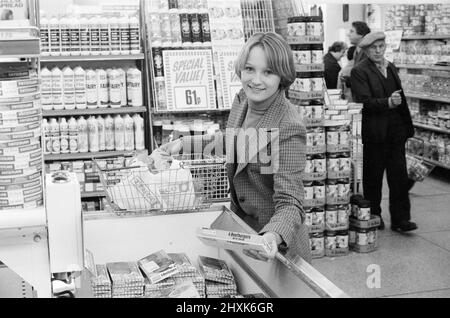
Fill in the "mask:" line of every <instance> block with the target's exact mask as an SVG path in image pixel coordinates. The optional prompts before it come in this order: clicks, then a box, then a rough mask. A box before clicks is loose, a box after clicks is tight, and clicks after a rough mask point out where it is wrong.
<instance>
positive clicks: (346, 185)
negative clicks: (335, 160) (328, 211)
mask: <svg viewBox="0 0 450 318" xmlns="http://www.w3.org/2000/svg"><path fill="white" fill-rule="evenodd" d="M349 194H350V180H349V179H340V180H339V181H338V197H339V199H342V200H344V199H347V198H348V196H349Z"/></svg>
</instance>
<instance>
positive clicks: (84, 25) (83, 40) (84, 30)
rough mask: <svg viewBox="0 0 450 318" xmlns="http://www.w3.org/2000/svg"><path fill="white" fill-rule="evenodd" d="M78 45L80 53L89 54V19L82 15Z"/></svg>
mask: <svg viewBox="0 0 450 318" xmlns="http://www.w3.org/2000/svg"><path fill="white" fill-rule="evenodd" d="M80 45H81V55H89V54H91V52H90V51H91V35H90V33H89V19H88V18H86V17H82V18H81V19H80Z"/></svg>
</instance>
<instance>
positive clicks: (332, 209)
mask: <svg viewBox="0 0 450 318" xmlns="http://www.w3.org/2000/svg"><path fill="white" fill-rule="evenodd" d="M325 220H326V223H327V224H328V225H330V226H332V227H333V226H336V225H337V223H338V207H337V205H327V206H326V208H325Z"/></svg>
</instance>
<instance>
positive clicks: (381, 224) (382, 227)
mask: <svg viewBox="0 0 450 318" xmlns="http://www.w3.org/2000/svg"><path fill="white" fill-rule="evenodd" d="M380 221H381V222H380V225H378V229H379V230H380V231H383V230H384V221H383V218H382V217H381V216H380Z"/></svg>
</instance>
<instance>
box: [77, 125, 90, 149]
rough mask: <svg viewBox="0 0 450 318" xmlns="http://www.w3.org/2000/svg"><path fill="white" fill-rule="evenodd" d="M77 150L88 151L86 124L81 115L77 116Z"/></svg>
mask: <svg viewBox="0 0 450 318" xmlns="http://www.w3.org/2000/svg"><path fill="white" fill-rule="evenodd" d="M77 126H78V150H79V152H88V151H89V137H88V124H87V121H86V119H84V118H83V117H80V118H78V121H77Z"/></svg>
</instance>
